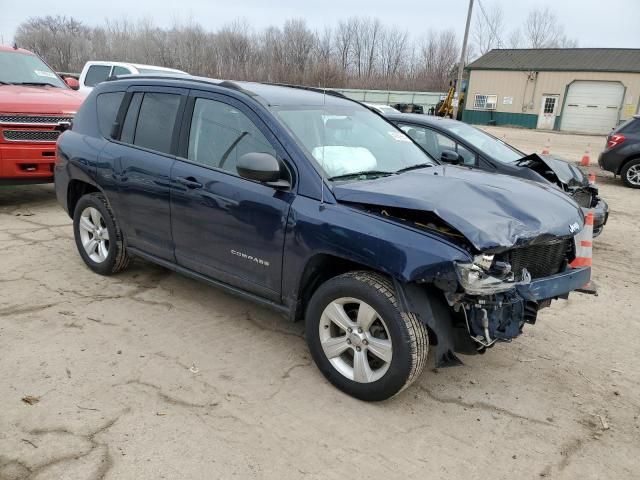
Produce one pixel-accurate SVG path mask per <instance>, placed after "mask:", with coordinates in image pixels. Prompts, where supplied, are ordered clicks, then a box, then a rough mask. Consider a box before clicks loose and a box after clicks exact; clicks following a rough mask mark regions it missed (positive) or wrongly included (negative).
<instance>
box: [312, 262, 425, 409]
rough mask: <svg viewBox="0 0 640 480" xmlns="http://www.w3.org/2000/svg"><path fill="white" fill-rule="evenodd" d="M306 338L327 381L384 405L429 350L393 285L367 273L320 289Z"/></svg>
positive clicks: (418, 368) (421, 329)
mask: <svg viewBox="0 0 640 480" xmlns="http://www.w3.org/2000/svg"><path fill="white" fill-rule="evenodd" d="M305 336H306V339H307V344H308V345H309V349H310V351H311V355H312V356H313V359H314V361H315V362H316V364H317V365H318V368H319V369H320V371H321V372H322V373H323V374H324V376H325V377H326V378H327V379H328V380H329V381H330V382H331V383H332V384H333V385H335V386H336V387H338V388H339V389H340V390H342V391H344V392H346V393H348V394H349V395H352V396H354V397H356V398H359V399H361V400H367V401H379V400H385V399H387V398H390V397H392V396H394V395H396V394H397V393H399V392H400V391H402V390H403V389H405V388H406V387H408V386H409V385H410V384H411V382H413V380H415V379H416V378H417V377H418V376H419V375H420V372H421V371H422V369H423V367H424V365H425V362H426V359H427V353H428V349H429V339H428V335H427V329H426V327H425V326H424V325H423V324H422V323H421V322H420V321H419V320H418V319H417V318H416V317H415V316H414V315H413V314H407V313H404V312H402V311H401V310H400V308H399V307H398V302H397V299H396V294H395V290H394V288H393V285H392V283H391V281H390V279H389V278H387V277H385V276H383V275H380V274H377V273H372V272H365V271H362V272H350V273H346V274H344V275H340V276H338V277H335V278H332V279H331V280H329V281H327V282H326V283H324V284H322V285H321V286H320V288H319V289H318V290H317V291H316V292H315V294H314V295H313V297H312V298H311V300H310V302H309V305H308V308H307V313H306V325H305Z"/></svg>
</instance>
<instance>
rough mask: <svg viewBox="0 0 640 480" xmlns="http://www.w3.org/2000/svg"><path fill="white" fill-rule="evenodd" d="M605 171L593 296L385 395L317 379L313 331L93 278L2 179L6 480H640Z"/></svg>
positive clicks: (624, 286)
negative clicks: (357, 392)
mask: <svg viewBox="0 0 640 480" xmlns="http://www.w3.org/2000/svg"><path fill="white" fill-rule="evenodd" d="M490 130H491V131H492V132H493V133H494V134H496V135H498V136H501V137H502V136H503V135H504V136H506V140H507V141H509V142H511V143H513V144H515V145H516V146H518V147H520V148H521V149H523V150H526V151H533V150H537V151H540V150H541V149H542V146H543V145H544V142H545V140H546V139H547V138H550V139H551V150H552V152H553V153H558V154H560V155H562V156H564V157H565V158H569V159H573V160H579V159H580V157H581V156H582V154H583V152H584V150H585V148H586V146H587V144H588V143H591V147H592V148H593V154H594V156H595V153H597V152H596V150H597V149H598V148H600V146H601V145H602V144H603V142H604V140H603V138H601V137H586V136H577V135H560V134H551V133H545V132H532V131H530V130H516V129H505V128H492V129H490ZM598 182H599V185H600V187H601V193H602V195H603V196H604V197H605V198H606V199H607V200H608V201H609V203H610V205H611V210H612V213H611V220H610V222H609V225H607V228H606V229H605V232H604V233H603V235H602V236H601V237H600V238H599V239H598V240H597V241H596V243H595V248H594V252H595V254H594V255H595V258H594V277H595V279H596V281H597V282H598V285H599V289H600V294H599V296H597V297H595V296H587V295H581V294H574V295H572V296H571V298H570V299H569V300H568V301H557V302H554V304H553V305H552V308H550V309H546V310H544V311H543V312H541V314H540V315H539V318H538V322H537V324H536V325H535V326H529V327H527V328H526V330H525V333H524V334H523V335H522V336H521V337H519V338H518V339H517V340H515V341H514V342H512V343H511V344H500V345H498V346H496V347H495V348H493V349H492V350H490V351H488V352H487V353H486V354H485V355H482V356H475V357H464V361H465V363H466V365H465V366H463V367H457V368H450V369H442V370H437V371H436V370H432V369H428V370H426V371H425V372H424V374H423V375H422V376H421V378H419V379H418V380H417V381H416V382H415V383H414V385H413V386H412V387H411V388H409V389H407V390H405V391H404V392H403V393H402V394H400V395H399V396H397V397H396V398H394V399H392V400H389V401H387V402H383V403H378V404H367V403H363V402H360V401H357V400H354V399H352V398H350V397H348V396H346V395H344V394H342V393H340V392H339V391H337V390H336V389H334V388H333V387H331V386H330V385H329V384H328V383H327V382H326V381H325V380H324V378H323V377H322V376H321V374H320V373H319V372H318V370H317V369H316V367H315V366H314V365H312V364H311V361H310V357H309V354H308V353H307V349H306V346H305V343H304V340H303V339H302V325H301V324H290V323H288V322H287V321H286V320H284V319H282V318H281V317H279V316H277V315H275V314H273V313H271V312H270V311H267V310H264V309H262V308H260V307H256V306H254V305H251V304H248V303H246V302H244V301H241V300H238V299H236V298H233V297H230V296H228V295H226V294H223V293H221V292H219V291H217V290H215V289H213V288H210V287H208V286H205V285H202V284H200V283H197V282H195V281H192V280H190V279H187V278H184V277H181V276H179V275H177V274H173V273H170V272H169V271H167V270H164V269H162V268H158V267H156V266H153V265H150V264H148V263H145V262H142V261H136V262H135V263H134V265H133V266H132V268H130V269H129V270H128V271H127V272H125V273H123V274H121V275H117V276H114V277H109V278H106V277H100V276H97V275H94V274H92V273H91V272H90V271H89V270H88V269H87V268H85V267H84V265H83V263H82V261H81V260H80V257H79V256H78V254H77V252H76V250H75V245H74V243H73V241H72V232H71V224H70V220H69V218H68V217H67V216H66V215H65V213H64V212H63V211H62V210H61V209H60V208H59V207H58V205H57V204H56V202H55V199H54V195H53V188H52V187H51V186H35V187H22V188H4V189H0V266H1V268H0V292H1V294H0V399H1V409H0V479H2V480H8V479H38V480H41V479H74V480H78V479H212V478H231V477H233V476H236V477H237V478H273V479H282V478H303V477H304V478H317V479H334V478H335V479H338V478H341V479H342V478H345V477H348V476H356V475H358V476H360V477H361V478H372V479H374V478H403V479H404V478H494V479H495V478H499V479H502V478H504V479H507V478H508V479H513V478H522V479H525V478H541V477H545V478H554V479H556V478H557V479H574V478H581V479H602V478H612V479H614V478H615V479H627V478H629V479H631V478H638V475H639V473H638V458H639V457H640V420H639V418H638V417H639V415H640V367H638V359H639V358H640V355H639V353H640V347H639V345H640V343H639V342H638V338H640V315H638V311H639V310H640V295H639V280H638V274H637V272H636V271H635V268H638V267H640V257H639V256H640V254H639V253H638V252H639V251H640V250H639V249H638V248H637V245H638V244H639V243H640V191H633V190H630V189H627V188H624V187H623V186H622V185H621V184H620V182H619V181H617V180H613V178H612V177H611V176H610V175H608V174H599V176H598ZM27 402H31V403H27Z"/></svg>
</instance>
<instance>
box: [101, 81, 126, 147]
mask: <svg viewBox="0 0 640 480" xmlns="http://www.w3.org/2000/svg"><path fill="white" fill-rule="evenodd" d="M123 98H124V92H109V93H101V94H100V95H98V98H97V99H96V110H97V114H98V128H99V129H100V133H101V134H102V136H103V137H105V138H111V128H112V127H113V124H114V122H115V121H116V116H117V115H118V110H119V109H120V104H121V103H122V99H123Z"/></svg>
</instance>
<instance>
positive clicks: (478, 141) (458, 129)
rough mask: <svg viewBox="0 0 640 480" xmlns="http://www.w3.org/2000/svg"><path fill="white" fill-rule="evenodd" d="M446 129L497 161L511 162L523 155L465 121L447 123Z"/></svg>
mask: <svg viewBox="0 0 640 480" xmlns="http://www.w3.org/2000/svg"><path fill="white" fill-rule="evenodd" d="M447 130H448V131H449V132H451V133H455V134H456V135H458V136H459V137H461V138H463V139H464V141H465V142H467V143H468V144H469V145H471V146H472V147H475V149H476V150H478V151H479V152H481V153H484V154H485V155H488V156H490V157H491V158H493V159H495V160H497V161H498V162H502V163H511V162H515V161H516V160H520V159H521V158H522V157H524V153H522V152H519V151H518V150H516V149H515V148H513V147H511V146H509V145H507V144H506V143H504V142H503V141H502V140H498V139H497V138H496V137H493V136H491V135H489V134H488V133H485V132H483V131H482V130H479V129H477V128H474V127H472V126H470V125H467V124H466V123H462V122H456V123H455V124H453V125H450V126H449V125H448V126H447Z"/></svg>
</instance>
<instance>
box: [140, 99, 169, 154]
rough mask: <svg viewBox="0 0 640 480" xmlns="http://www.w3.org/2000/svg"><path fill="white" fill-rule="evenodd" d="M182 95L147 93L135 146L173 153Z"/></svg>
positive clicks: (141, 106)
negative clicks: (172, 144)
mask: <svg viewBox="0 0 640 480" xmlns="http://www.w3.org/2000/svg"><path fill="white" fill-rule="evenodd" d="M180 100H181V97H180V95H177V94H172V93H157V92H147V93H145V94H144V97H143V99H142V104H141V105H140V113H139V114H138V121H137V123H136V133H135V135H134V137H133V144H134V145H137V146H139V147H143V148H148V149H150V150H155V151H156V152H161V153H171V141H172V139H173V128H174V125H175V123H176V117H177V116H178V109H179V108H180Z"/></svg>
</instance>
